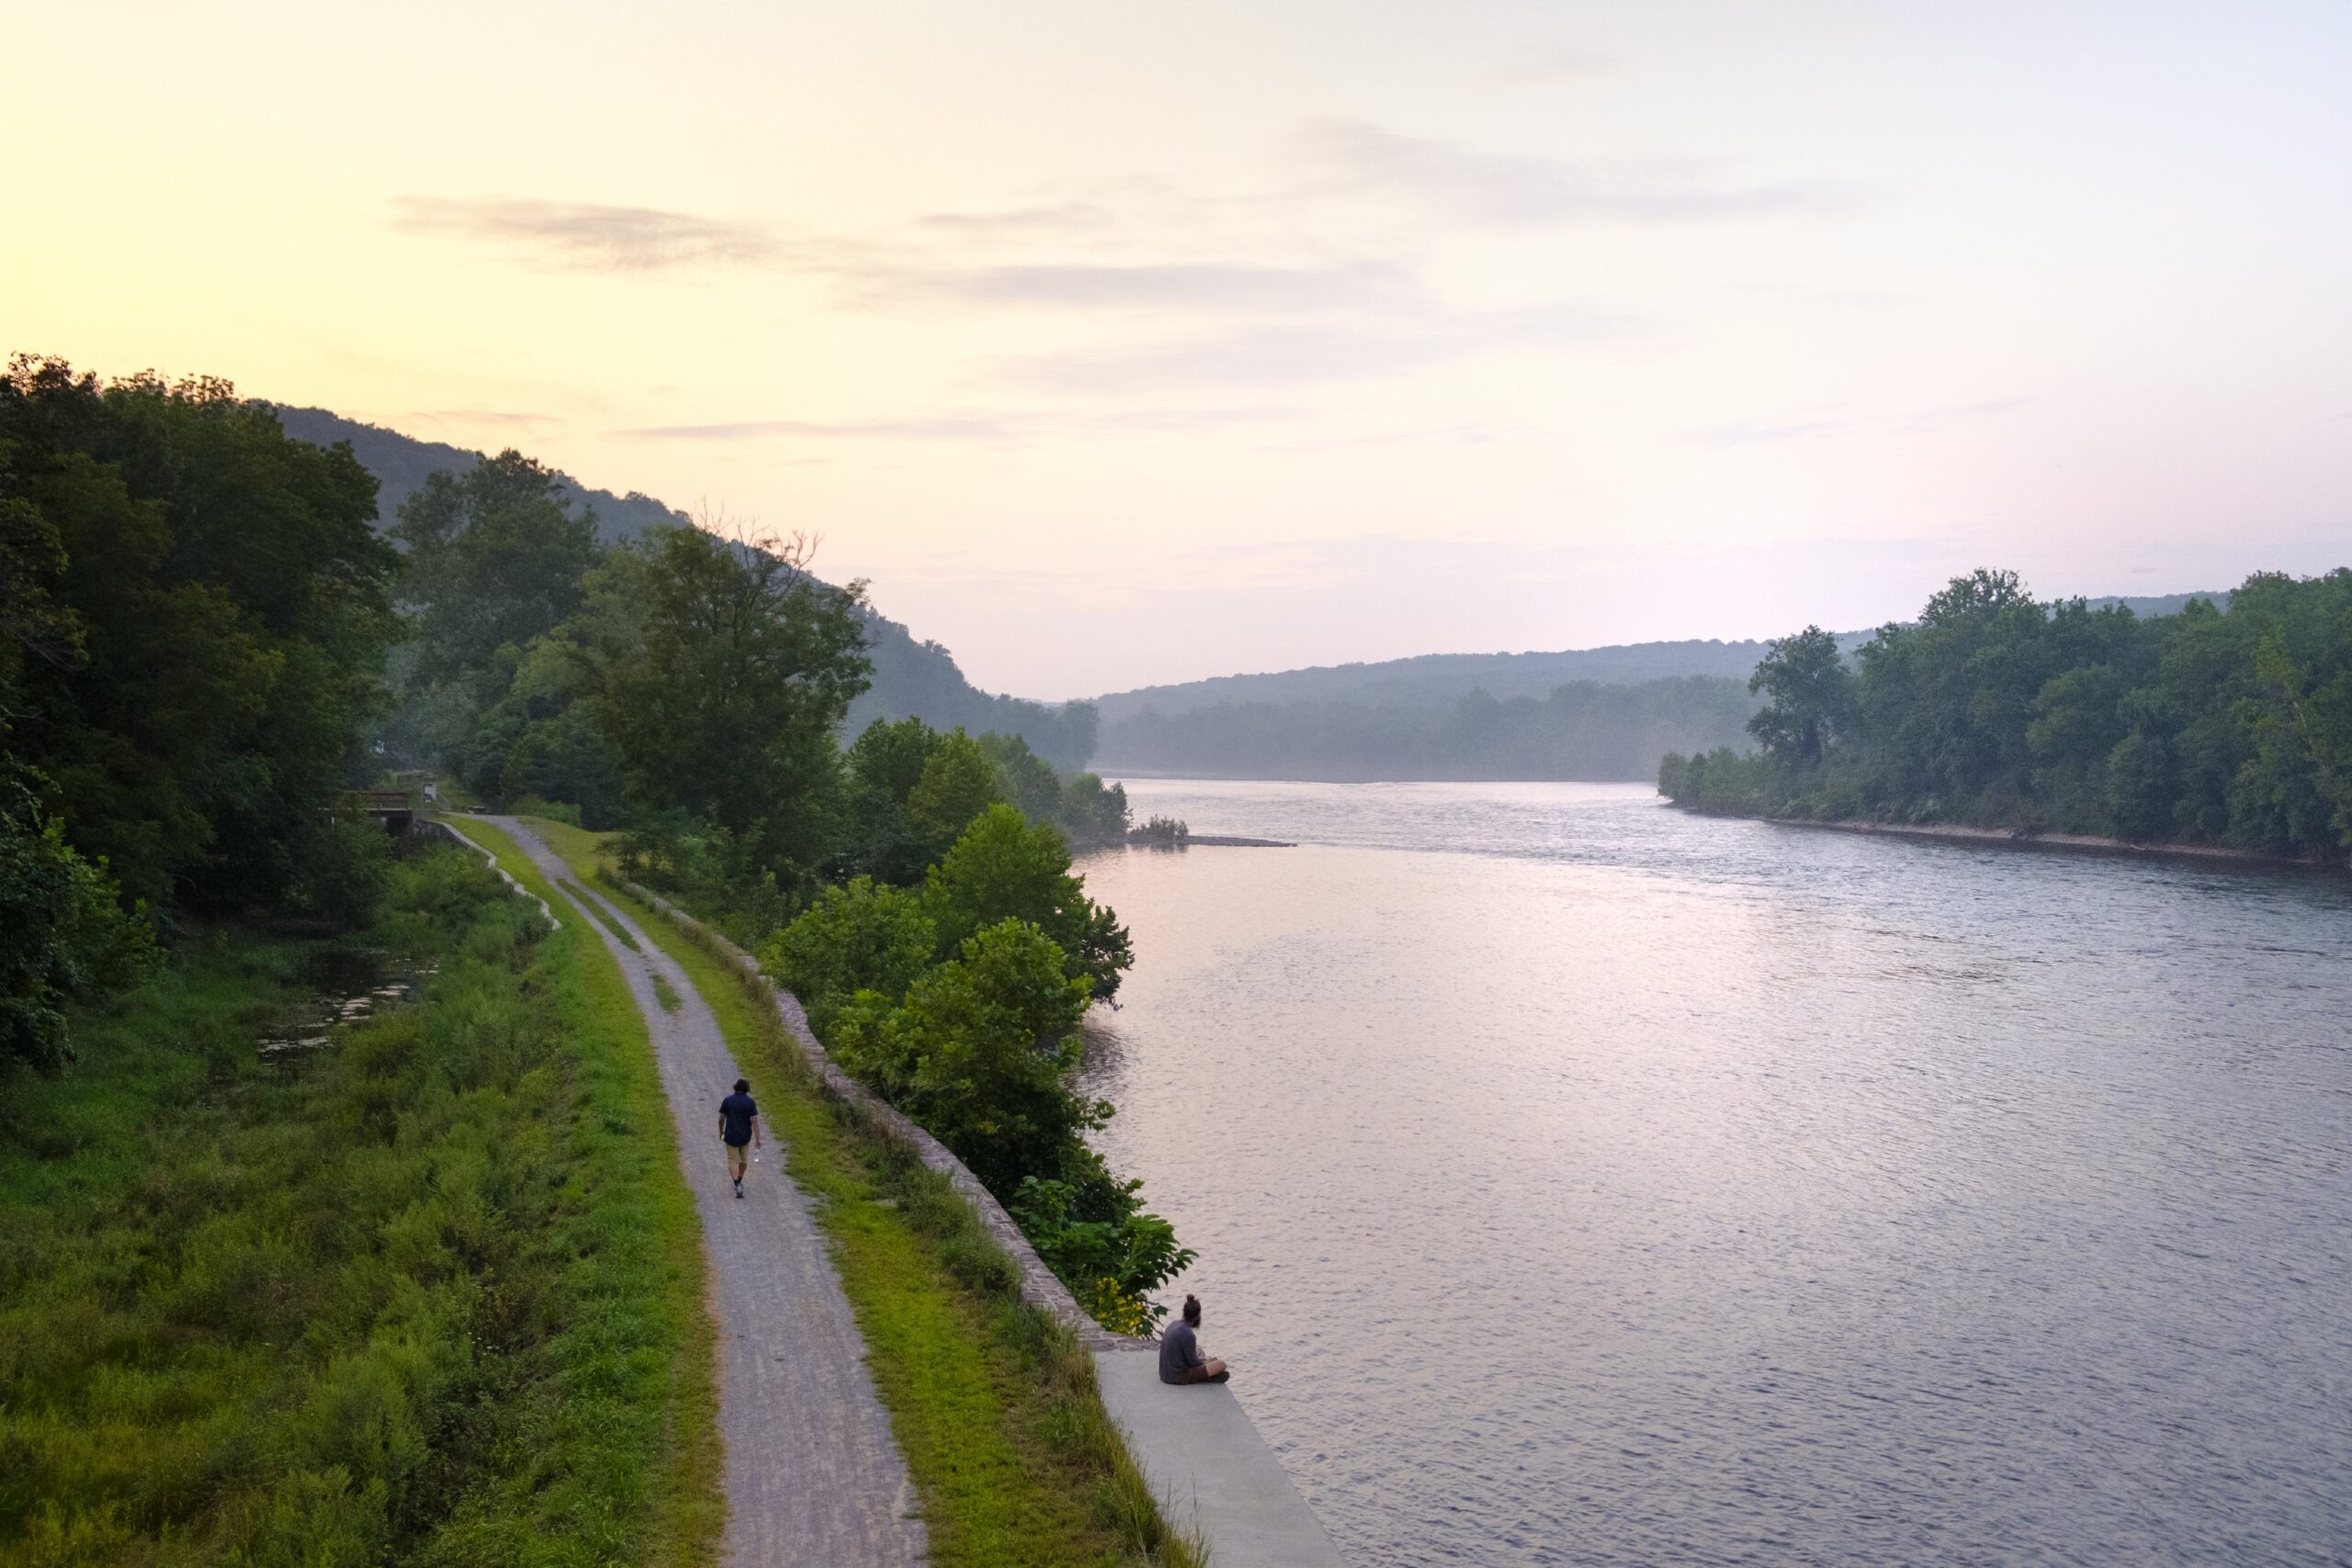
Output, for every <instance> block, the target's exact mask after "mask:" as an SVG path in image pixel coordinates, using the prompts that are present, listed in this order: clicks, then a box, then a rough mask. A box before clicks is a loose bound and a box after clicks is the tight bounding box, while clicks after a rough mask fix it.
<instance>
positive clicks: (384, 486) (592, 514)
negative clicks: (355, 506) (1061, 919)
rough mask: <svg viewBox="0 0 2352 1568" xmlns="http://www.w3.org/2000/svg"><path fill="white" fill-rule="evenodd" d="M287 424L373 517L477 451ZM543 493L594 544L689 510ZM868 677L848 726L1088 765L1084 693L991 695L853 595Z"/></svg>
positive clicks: (567, 484) (555, 473) (334, 421)
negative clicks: (1024, 749) (1076, 697)
mask: <svg viewBox="0 0 2352 1568" xmlns="http://www.w3.org/2000/svg"><path fill="white" fill-rule="evenodd" d="M275 412H277V417H278V419H279V421H280V423H282V424H283V425H284V427H285V430H286V433H287V434H288V435H291V436H294V437H296V438H297V439H299V440H302V441H308V442H311V443H313V444H315V445H317V446H333V445H334V444H335V443H336V442H339V441H340V442H347V443H349V444H350V446H351V450H352V455H353V456H354V457H357V458H358V459H359V463H360V466H361V467H362V468H366V469H367V470H368V472H369V473H370V474H373V475H374V476H375V478H376V480H377V484H378V486H379V490H378V492H377V499H376V505H377V519H378V522H379V525H380V526H382V527H384V528H386V529H391V528H393V526H394V525H395V524H396V523H397V522H398V521H399V518H400V515H401V510H402V509H403V508H405V507H406V506H407V505H408V503H409V502H410V501H411V500H412V499H413V497H414V496H416V495H417V494H418V493H420V492H421V491H424V488H425V486H426V483H427V481H428V480H429V479H431V478H432V477H433V476H434V475H435V474H439V473H447V474H450V475H453V476H463V475H465V474H467V473H469V472H471V471H472V469H473V468H475V466H476V465H478V464H480V463H481V462H483V461H485V458H484V456H483V454H481V453H480V452H469V451H466V450H465V449H463V448H461V447H457V446H447V445H446V444H444V443H440V442H433V441H420V440H417V439H416V438H415V437H413V436H409V435H403V434H400V433H399V432H398V431H392V430H386V429H384V428H383V427H381V426H380V425H373V424H366V423H361V422H360V421H357V420H352V419H345V418H344V417H343V416H342V415H340V414H335V413H330V412H327V411H326V410H324V409H297V408H287V407H283V406H277V407H276V408H275ZM542 471H543V472H544V473H545V474H546V476H547V478H548V481H549V484H550V486H551V491H550V493H551V494H552V496H553V498H554V499H555V500H556V502H558V503H559V504H560V505H561V506H562V507H563V509H564V510H565V511H566V512H569V513H575V514H580V515H583V516H585V517H587V518H588V519H590V520H591V526H590V528H589V533H590V534H591V536H593V537H594V539H595V540H596V542H597V543H599V544H604V545H614V544H618V543H620V542H621V541H623V540H626V539H631V538H635V537H637V536H639V535H641V534H643V533H645V532H647V531H648V530H650V529H654V528H666V527H679V526H690V525H692V523H693V519H692V518H690V517H688V516H687V515H686V514H685V513H683V512H680V511H678V510H677V509H675V508H674V507H671V506H667V505H665V504H663V503H662V502H659V501H656V500H655V499H654V498H653V497H651V496H650V495H646V494H643V493H641V492H639V491H629V492H628V494H627V495H616V494H614V493H613V492H612V491H605V490H594V489H591V488H589V487H588V486H585V485H582V483H581V482H580V481H579V480H577V479H573V478H572V477H571V475H569V474H566V473H564V472H562V471H561V470H560V469H555V468H548V469H544V470H542ZM858 615H859V618H860V621H861V622H862V624H863V625H864V626H865V639H866V653H867V656H868V658H869V659H870V660H872V661H873V666H874V670H873V677H872V680H873V683H872V684H871V685H870V686H868V687H867V688H866V689H865V691H864V692H862V693H860V694H858V697H857V700H856V701H855V702H854V703H853V704H852V705H850V710H849V716H848V718H847V719H846V720H845V721H844V728H845V729H846V730H847V731H848V732H849V733H852V734H854V733H855V732H857V731H858V730H862V729H864V728H865V727H866V726H867V725H868V724H870V723H872V722H873V721H874V720H875V719H877V718H908V717H913V718H920V719H922V721H923V722H924V723H926V724H929V725H933V726H934V727H936V728H956V727H959V726H960V727H961V728H965V729H967V730H970V731H971V732H972V733H974V734H976V735H977V734H979V733H982V732H984V731H989V730H994V731H998V732H1000V733H1002V734H1007V735H1018V736H1020V737H1021V738H1022V739H1024V740H1026V741H1028V743H1029V744H1030V746H1031V747H1032V748H1033V749H1034V750H1035V751H1036V753H1037V754H1038V755H1039V756H1041V757H1044V758H1046V759H1048V760H1050V761H1053V762H1054V763H1055V764H1056V765H1057V766H1059V767H1063V768H1069V769H1077V768H1081V767H1084V766H1085V765H1086V761H1087V759H1088V758H1089V757H1091V755H1092V754H1093V750H1094V729H1095V715H1094V709H1093V707H1092V706H1091V705H1089V704H1085V703H1069V704H1055V703H1033V702H1028V701H1025V700H1023V699H1022V698H1019V697H1008V696H995V695H991V694H989V693H986V692H983V691H980V690H979V689H978V688H977V687H975V686H974V685H973V684H972V683H971V682H969V681H967V680H966V679H965V678H964V672H963V671H962V670H960V669H958V668H957V667H956V659H955V656H954V655H953V654H951V653H949V652H948V651H947V649H944V648H943V647H941V646H940V645H939V644H938V643H936V642H931V641H927V640H923V639H919V638H917V637H915V636H914V634H913V633H912V632H910V631H909V630H908V629H907V628H906V627H905V626H901V625H899V623H898V622H897V621H894V620H891V619H890V618H889V617H888V616H887V615H881V614H879V613H878V612H876V610H875V609H874V608H873V606H871V605H869V604H861V606H860V608H859V611H858Z"/></svg>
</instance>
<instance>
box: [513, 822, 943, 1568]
mask: <svg viewBox="0 0 2352 1568" xmlns="http://www.w3.org/2000/svg"><path fill="white" fill-rule="evenodd" d="M483 820H485V821H487V822H490V823H492V824H494V825H495V826H497V827H499V828H501V829H504V831H505V832H506V833H507V834H508V835H509V836H511V837H512V838H513V839H514V840H515V844H516V845H517V846H519V847H520V848H521V850H522V851H523V852H524V853H525V854H526V855H527V856H529V857H530V860H531V863H532V864H534V865H536V866H537V868H538V869H539V871H540V873H541V874H543V875H544V876H545V877H546V878H547V880H548V885H549V886H553V887H556V888H557V889H558V890H559V891H560V892H561V893H562V894H563V895H564V896H565V897H567V898H571V899H572V900H573V901H575V902H576V901H577V900H578V899H579V898H581V897H585V898H587V899H588V900H590V901H591V902H592V903H594V905H595V906H596V909H595V910H594V911H582V913H583V914H587V915H593V914H594V913H598V912H601V913H602V914H604V915H605V916H607V917H609V918H610V919H612V920H613V921H615V922H617V923H618V924H619V925H620V927H621V928H622V929H623V930H626V931H628V933H629V936H630V938H631V940H633V941H634V942H636V943H637V949H636V950H635V951H631V950H630V948H629V947H628V946H627V945H626V944H625V943H623V942H621V941H620V939H619V938H617V937H616V936H615V935H614V934H613V932H612V930H611V928H610V927H609V926H607V925H605V923H603V922H602V921H600V920H597V919H593V918H591V919H587V920H586V922H585V924H586V929H588V930H590V931H594V932H595V933H596V935H597V936H598V937H599V938H600V939H601V940H602V941H603V942H604V943H605V950H606V951H607V952H609V953H611V954H612V955H613V958H614V960H615V961H616V963H618V964H620V966H621V973H622V974H623V975H624V976H627V977H628V988H629V994H630V995H631V996H633V997H634V998H636V999H637V1007H638V1010H639V1012H640V1013H642V1014H643V1015H644V1017H645V1026H646V1030H647V1032H649V1033H650V1035H651V1036H652V1040H653V1053H654V1056H655V1059H656V1061H657V1062H658V1064H659V1066H660V1067H661V1073H662V1091H663V1093H664V1094H665V1095H666V1096H667V1098H668V1100H669V1101H670V1119H671V1121H672V1122H673V1124H674V1125H675V1126H676V1128H677V1133H678V1148H679V1157H680V1161H681V1163H682V1164H683V1165H684V1168H685V1177H686V1185H687V1186H688V1187H690V1188H692V1189H693V1190H694V1194H695V1208H696V1209H697V1210H698V1211H699V1212H700V1213H701V1215H702V1228H703V1245H704V1247H705V1250H706V1253H707V1257H708V1260H709V1276H708V1279H707V1286H706V1288H707V1292H708V1294H709V1299H710V1303H711V1306H712V1311H713V1315H714V1316H715V1317H716V1318H717V1319H718V1369H717V1371H718V1430H719V1438H720V1440H721V1442H722V1443H723V1444H724V1446H725V1449H726V1467H725V1477H726V1491H727V1527H726V1530H725V1532H724V1534H723V1535H722V1536H721V1538H720V1561H721V1562H726V1563H729V1564H731V1565H734V1568H801V1565H804V1564H805V1565H807V1568H905V1565H908V1564H913V1563H918V1562H922V1559H923V1557H924V1554H925V1551H926V1547H927V1542H926V1537H925V1533H924V1530H923V1527H922V1520H921V1518H920V1517H917V1516H916V1513H915V1494H914V1487H913V1485H912V1483H910V1481H909V1480H908V1476H907V1465H906V1461H905V1459H904V1458H903V1457H902V1456H901V1455H900V1454H899V1449H898V1445H897V1443H896V1442H895V1441H894V1440H893V1439H892V1438H891V1436H890V1418H889V1416H888V1412H886V1411H885V1410H884V1409H883V1408H882V1403H881V1401H880V1400H879V1399H878V1398H877V1397H876V1394H875V1392H874V1380H873V1377H872V1376H871V1374H869V1373H868V1372H867V1371H866V1367H865V1341H864V1340H863V1339H861V1338H860V1337H859V1336H858V1332H857V1325H856V1322H855V1320H854V1319H853V1318H852V1316H851V1314H850V1309H849V1301H848V1299H847V1298H846V1297H844V1296H843V1295H842V1287H841V1280H840V1279H839V1278H838V1277H837V1276H836V1275H835V1274H834V1272H833V1266H832V1261H831V1258H829V1257H828V1256H827V1253H826V1249H825V1242H824V1237H823V1236H822V1235H821V1234H820V1232H819V1231H818V1229H817V1224H816V1221H815V1218H814V1217H813V1215H812V1214H811V1213H810V1212H809V1201H808V1199H807V1198H806V1197H804V1196H803V1195H802V1194H801V1192H800V1190H799V1189H797V1188H796V1187H795V1186H793V1184H792V1182H791V1180H790V1179H788V1178H786V1176H785V1174H784V1155H783V1150H782V1149H781V1148H780V1147H779V1146H778V1145H776V1143H775V1140H774V1139H773V1138H772V1137H771V1139H770V1141H769V1144H768V1147H767V1149H766V1151H765V1152H764V1154H763V1156H762V1157H761V1161H760V1163H759V1164H758V1165H755V1166H753V1167H752V1169H751V1173H750V1176H749V1177H748V1179H746V1180H745V1181H744V1183H743V1193H744V1195H743V1197H742V1198H741V1200H740V1201H739V1200H737V1199H736V1198H734V1197H733V1196H732V1195H731V1192H730V1190H729V1184H728V1180H727V1162H726V1158H725V1156H724V1153H723V1151H722V1150H721V1148H720V1145H719V1142H718V1132H717V1128H718V1101H719V1099H720V1098H721V1097H722V1096H723V1095H725V1094H726V1093H727V1091H728V1090H729V1089H730V1088H731V1087H732V1086H733V1085H734V1082H735V1080H736V1078H738V1077H741V1076H743V1075H742V1074H741V1072H739V1071H738V1069H737V1067H736V1065H735V1058H734V1056H733V1055H732V1053H730V1052H729V1050H728V1049H727V1043H726V1042H725V1040H724V1039H723V1038H721V1036H720V1034H719V1032H718V1020H717V1019H716V1018H715V1017H713V1016H712V1014H711V1010H710V1007H709V1004H707V1002H705V1001H704V1000H703V998H702V996H701V994H700V993H699V992H697V991H696V990H695V987H694V982H693V981H692V980H690V979H688V978H687V977H686V975H685V972H684V970H683V969H681V968H680V967H679V966H678V965H677V964H675V963H673V961H672V960H671V959H670V958H669V957H668V955H667V954H665V953H662V951H661V950H660V948H658V947H657V946H655V945H654V943H653V942H652V940H651V938H650V937H648V936H647V935H646V933H645V931H644V930H643V929H642V928H641V927H640V926H639V924H638V923H637V922H636V921H635V920H633V919H630V918H629V916H628V914H627V913H626V912H625V911H623V910H622V909H621V908H619V907H618V906H616V905H615V904H614V903H613V902H612V901H611V900H609V899H606V898H605V897H602V896H601V895H599V894H598V893H597V892H595V891H594V889H593V888H589V887H587V886H583V885H582V884H581V883H580V881H579V878H578V877H577V875H576V874H574V873H573V871H572V870H571V867H570V866H569V865H567V864H565V863H564V862H563V860H562V858H561V857H560V856H559V855H557V854H556V853H555V852H554V851H552V850H550V849H549V848H548V846H547V844H546V842H545V841H544V840H541V839H540V838H539V837H538V835H537V834H536V833H534V832H532V831H531V829H529V828H528V827H526V826H525V825H524V824H523V823H522V822H520V821H517V820H516V819H515V818H512V817H485V818H483ZM565 884H570V885H571V886H565ZM575 889H576V890H577V891H575ZM656 975H659V976H661V977H662V979H663V980H664V981H665V982H666V983H667V984H668V985H669V986H670V987H671V988H672V989H673V990H674V991H675V992H676V993H677V995H678V998H679V1001H680V1004H681V1005H680V1006H679V1008H678V1010H677V1011H675V1012H665V1011H663V1010H662V1005H661V1002H660V1000H659V999H658V998H656V996H655V994H654V989H653V977H654V976H656ZM759 1087H760V1086H759V1085H757V1084H753V1085H752V1094H753V1098H755V1099H756V1098H757V1097H758V1091H759Z"/></svg>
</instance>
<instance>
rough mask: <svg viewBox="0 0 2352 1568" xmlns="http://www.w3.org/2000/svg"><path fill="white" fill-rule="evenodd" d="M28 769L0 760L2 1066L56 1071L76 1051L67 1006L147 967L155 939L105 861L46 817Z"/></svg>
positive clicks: (70, 1058) (1, 1070)
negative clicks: (128, 906)
mask: <svg viewBox="0 0 2352 1568" xmlns="http://www.w3.org/2000/svg"><path fill="white" fill-rule="evenodd" d="M32 782H33V781H31V780H29V779H28V777H27V776H26V774H25V773H24V772H23V771H22V770H21V769H18V768H17V767H15V766H13V765H8V764H0V931H6V932H7V933H8V940H7V941H6V942H5V943H0V1073H5V1071H6V1069H7V1068H9V1067H11V1066H30V1067H32V1068H34V1069H35V1070H37V1071H40V1072H55V1071H57V1070H58V1069H59V1068H61V1067H62V1066H65V1065H66V1064H67V1063H68V1062H70V1061H72V1060H73V1057H74V1045H73V1041H72V1039H71V1038H70V1036H69V1035H68V1032H67V1030H66V1023H65V1015H64V1012H63V1010H62V1009H63V1007H64V1005H65V1004H66V1003H67V1002H69V1001H72V1000H74V998H80V997H86V996H89V995H92V994H94V993H96V992H99V991H103V990H106V989H109V988H111V987H115V986H117V985H119V984H121V983H122V982H124V981H125V980H127V979H130V977H132V976H136V975H138V974H139V973H141V972H142V971H143V970H144V969H145V968H146V967H147V966H148V964H150V962H151V960H152V953H153V943H152V937H151V935H150V932H149V930H148V926H147V922H146V921H145V919H142V918H141V911H137V910H132V911H130V912H125V911H124V910H123V909H122V908H120V906H119V904H118V902H117V895H116V890H115V886H114V884H113V883H112V882H111V881H109V880H108V879H107V874H106V873H105V871H104V869H103V868H101V867H98V866H95V865H93V864H91V863H89V862H88V861H86V860H84V859H83V858H82V857H81V856H80V855H78V854H76V853H74V850H73V848H72V847H71V846H70V845H68V844H67V843H66V841H65V830H64V825H63V824H62V823H61V822H59V821H58V820H56V819H55V818H47V817H44V816H43V814H42V812H41V810H40V802H39V800H38V799H37V797H36V796H35V794H34V792H33V790H32V788H31V787H29V786H30V784H31V783H32Z"/></svg>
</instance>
